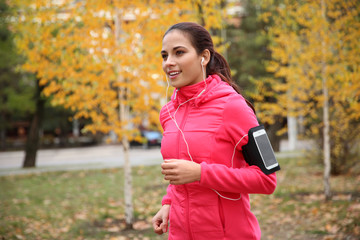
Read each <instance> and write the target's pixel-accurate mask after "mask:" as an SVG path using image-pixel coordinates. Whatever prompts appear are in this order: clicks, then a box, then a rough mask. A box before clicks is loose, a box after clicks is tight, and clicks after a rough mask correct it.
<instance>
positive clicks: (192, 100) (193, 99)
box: [171, 74, 222, 107]
mask: <svg viewBox="0 0 360 240" xmlns="http://www.w3.org/2000/svg"><path fill="white" fill-rule="evenodd" d="M205 82H206V84H205ZM205 82H204V81H201V82H199V83H196V84H193V85H190V86H185V87H182V88H178V89H175V90H174V93H173V95H172V97H171V100H172V102H173V104H174V106H175V107H178V106H179V105H180V104H184V103H185V102H186V101H188V102H189V104H190V105H194V106H196V107H197V106H198V105H199V104H200V103H202V102H205V101H207V100H208V99H209V93H210V92H211V91H212V90H213V89H214V87H215V86H217V85H218V84H219V83H221V82H222V80H221V79H220V77H219V76H218V75H216V74H214V75H209V77H208V78H207V79H205Z"/></svg>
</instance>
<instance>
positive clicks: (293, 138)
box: [287, 115, 297, 151]
mask: <svg viewBox="0 0 360 240" xmlns="http://www.w3.org/2000/svg"><path fill="white" fill-rule="evenodd" d="M287 125H288V140H289V150H290V151H294V150H296V145H297V124H296V117H291V116H289V115H288V116H287Z"/></svg>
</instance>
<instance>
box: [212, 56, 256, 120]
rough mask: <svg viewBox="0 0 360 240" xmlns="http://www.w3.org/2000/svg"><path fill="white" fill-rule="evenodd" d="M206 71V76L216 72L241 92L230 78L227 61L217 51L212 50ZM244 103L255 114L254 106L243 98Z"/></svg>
mask: <svg viewBox="0 0 360 240" xmlns="http://www.w3.org/2000/svg"><path fill="white" fill-rule="evenodd" d="M206 73H207V76H209V75H212V74H217V75H218V76H219V77H220V78H221V80H223V81H224V82H227V83H228V84H229V85H230V86H231V87H232V88H233V89H234V90H235V91H236V92H237V93H239V94H241V90H240V88H239V86H238V85H237V84H236V83H235V82H234V81H233V80H232V78H231V70H230V66H229V64H228V62H227V61H226V59H225V58H224V57H223V56H222V55H221V54H219V53H218V52H216V51H214V52H213V54H212V56H211V59H210V61H209V63H208V65H207V66H206ZM245 101H246V104H247V105H248V106H249V107H250V108H251V109H252V110H253V111H254V113H255V114H256V111H255V108H254V106H253V105H252V104H251V103H250V102H249V101H248V100H247V99H246V98H245Z"/></svg>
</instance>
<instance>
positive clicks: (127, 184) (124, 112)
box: [115, 9, 134, 229]
mask: <svg viewBox="0 0 360 240" xmlns="http://www.w3.org/2000/svg"><path fill="white" fill-rule="evenodd" d="M120 15H121V13H120V10H119V9H116V16H115V40H116V44H117V46H118V47H119V48H120V43H121V33H122V30H121V21H122V19H121V16H120ZM117 74H118V76H117V81H118V82H120V83H123V82H126V79H124V77H123V76H122V75H121V68H120V65H119V66H118V69H117ZM118 98H119V99H118V100H119V121H120V123H128V122H129V119H130V113H129V111H130V110H129V106H126V105H125V104H124V101H125V100H126V98H127V89H126V87H119V93H118ZM126 127H127V125H125V124H123V128H126ZM123 134H124V133H123ZM122 145H123V149H124V178H125V179H124V199H125V223H126V229H133V222H134V208H133V204H132V176H131V164H130V157H129V150H130V144H129V140H128V138H127V136H126V133H125V134H124V135H123V136H122Z"/></svg>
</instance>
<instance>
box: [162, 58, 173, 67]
mask: <svg viewBox="0 0 360 240" xmlns="http://www.w3.org/2000/svg"><path fill="white" fill-rule="evenodd" d="M164 64H165V66H172V65H174V64H175V61H174V58H173V57H171V56H168V57H167V59H166V61H165V63H164Z"/></svg>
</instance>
